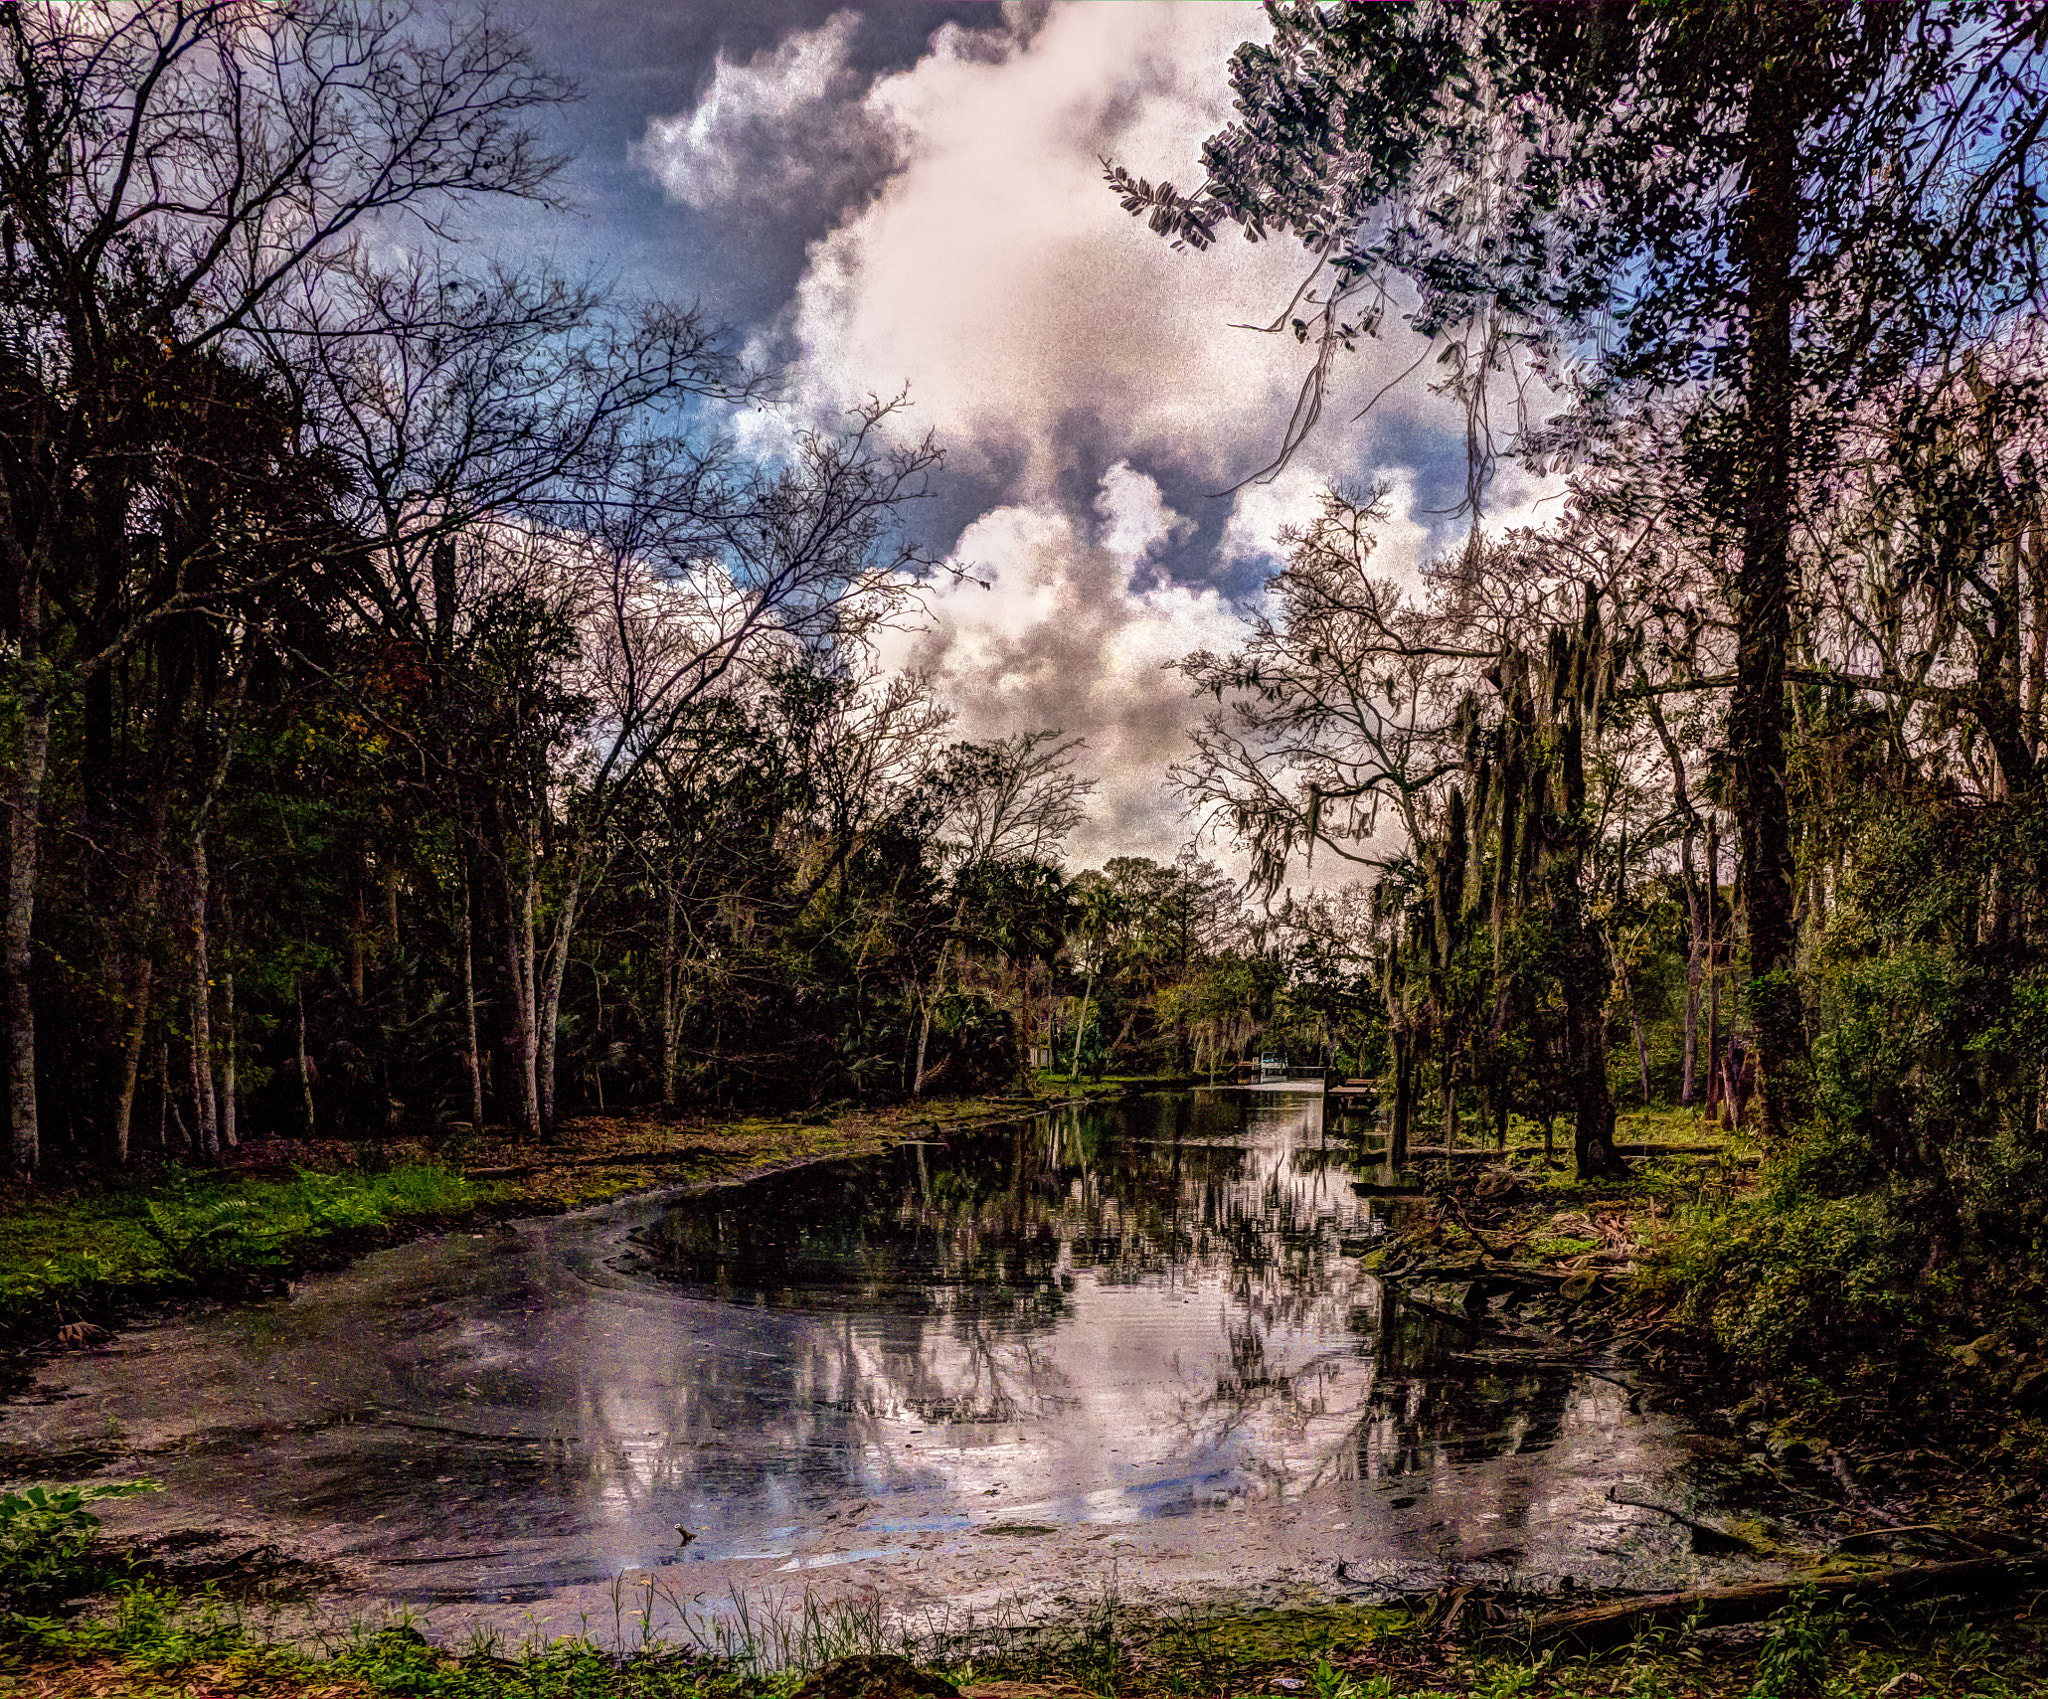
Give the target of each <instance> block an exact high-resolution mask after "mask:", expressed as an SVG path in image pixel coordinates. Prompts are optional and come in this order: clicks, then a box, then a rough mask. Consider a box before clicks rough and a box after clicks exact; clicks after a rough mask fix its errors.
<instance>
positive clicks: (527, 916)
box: [505, 828, 541, 1143]
mask: <svg viewBox="0 0 2048 1699" xmlns="http://www.w3.org/2000/svg"><path fill="white" fill-rule="evenodd" d="M525 835H526V839H527V841H526V843H524V844H523V845H522V846H521V848H520V853H519V855H518V857H517V860H516V862H514V863H508V865H507V866H506V868H505V966H506V969H507V973H508V977H509V978H510V980H511V991H512V999H511V1014H512V1059H513V1064H514V1069H515V1072H516V1073H517V1075H518V1090H519V1132H520V1135H521V1136H522V1137H524V1138H526V1139H529V1140H532V1141H534V1142H536V1143H537V1142H538V1141H539V1139H540V1136H541V1118H540V1074H539V1063H540V1050H539V1027H538V1016H539V1009H538V1006H537V1004H536V1000H535V996H534V992H535V983H534V982H535V979H536V973H535V968H536V963H535V961H534V908H535V904H536V900H537V892H536V891H535V888H534V887H535V885H536V883H537V882H538V879H539V867H538V862H539V851H538V846H537V845H535V844H534V843H533V841H532V839H533V833H532V830H531V829H530V828H529V829H528V831H527V832H526V834H525Z"/></svg>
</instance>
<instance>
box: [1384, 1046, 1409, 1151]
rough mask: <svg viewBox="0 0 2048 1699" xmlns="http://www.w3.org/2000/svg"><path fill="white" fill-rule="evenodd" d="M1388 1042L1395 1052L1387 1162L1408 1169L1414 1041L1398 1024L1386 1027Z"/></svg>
mask: <svg viewBox="0 0 2048 1699" xmlns="http://www.w3.org/2000/svg"><path fill="white" fill-rule="evenodd" d="M1387 1042H1388V1044H1389V1045H1390V1046H1391V1047H1392V1049H1393V1052H1394V1105H1393V1109H1392V1111H1391V1112H1390V1114H1389V1116H1388V1135H1389V1137H1388V1145H1387V1160H1388V1161H1389V1162H1391V1163H1392V1164H1393V1165H1394V1166H1395V1167H1396V1168H1405V1167H1407V1166H1408V1123H1409V1119H1410V1117H1411V1116H1412V1114H1413V1112H1414V1105H1415V1039H1414V1036H1413V1035H1412V1034H1411V1033H1409V1032H1408V1031H1407V1030H1406V1028H1405V1027H1404V1026H1403V1025H1402V1023H1401V1022H1400V1021H1398V1020H1396V1021H1391V1022H1389V1023H1388V1029H1387Z"/></svg>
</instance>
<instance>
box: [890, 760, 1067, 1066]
mask: <svg viewBox="0 0 2048 1699" xmlns="http://www.w3.org/2000/svg"><path fill="white" fill-rule="evenodd" d="M1081 747H1082V742H1081V739H1079V738H1066V739H1062V738H1061V736H1060V734H1059V733H1058V732H1057V731H1035V732H1018V733H1017V734H1016V735H1015V736H1013V737H1007V738H1000V739H998V740H997V741H996V742H994V743H981V744H974V743H969V744H962V745H961V746H960V747H959V749H958V750H956V751H955V753H954V757H953V762H952V771H951V773H950V775H949V779H948V784H949V788H950V790H951V792H952V798H953V802H952V807H951V809H950V811H949V815H948V819H947V823H946V830H945V833H944V836H945V838H946V840H947V844H948V853H949V857H950V859H951V861H952V863H953V872H954V879H955V882H956V884H957V885H958V887H959V895H958V897H957V899H956V900H955V903H954V907H953V925H952V928H951V930H950V931H949V932H948V933H947V935H946V937H945V939H944V941H943V942H942V943H941V944H940V946H939V959H938V963H937V965H936V966H935V967H934V968H933V969H932V978H931V984H930V986H929V987H928V988H927V989H926V991H925V993H924V995H923V998H922V1001H923V1005H924V1007H923V1009H922V1011H921V1012H920V1015H919V1019H918V1029H917V1063H916V1067H915V1070H914V1071H913V1073H912V1074H911V1085H910V1094H911V1096H913V1097H920V1096H922V1095H923V1094H924V1088H925V1084H926V1081H927V1079H928V1078H929V1075H928V1072H927V1070H926V1067H925V1060H926V1056H927V1053H928V1050H929V1047H930V1044H931V1036H932V1015H933V1013H934V1011H935V1010H936V1009H937V1007H938V1002H939V999H940V998H941V997H942V996H944V995H945V989H946V972H947V969H948V967H949V966H950V965H951V963H952V958H953V945H954V943H955V941H956V939H957V937H958V935H959V932H960V929H961V927H962V926H963V925H964V924H965V922H966V919H967V902H968V891H969V886H970V884H971V882H972V880H973V877H974V876H975V875H976V874H977V873H979V872H981V871H983V870H985V869H986V868H988V867H991V866H993V865H995V864H996V863H998V862H1004V861H1014V860H1024V859H1030V860H1048V859H1055V858H1057V856H1058V854H1059V850H1060V846H1061V845H1062V844H1063V843H1064V842H1065V841H1066V836H1067V834H1068V833H1069V832H1071V831H1072V830H1073V829H1074V828H1075V827H1076V826H1077V825H1079V824H1080V823H1081V820H1082V818H1083V817H1084V814H1085V812H1086V807H1087V800H1088V796H1089V793H1090V792H1092V791H1093V790H1094V788H1095V782H1094V781H1093V780H1092V779H1083V778H1081V777H1080V776H1079V775H1077V774H1076V773H1075V772H1074V755H1075V753H1076V752H1077V751H1078V750H1079V749H1080V748H1081Z"/></svg>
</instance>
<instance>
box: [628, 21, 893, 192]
mask: <svg viewBox="0 0 2048 1699" xmlns="http://www.w3.org/2000/svg"><path fill="white" fill-rule="evenodd" d="M859 27H860V18H859V16H858V15H857V14H856V13H853V12H850V11H847V12H835V13H833V14H832V16H831V17H830V18H828V19H827V20H826V21H825V22H824V23H822V24H820V25H819V26H818V27H817V28H816V29H814V30H803V31H799V32H798V33H796V34H794V35H791V36H789V37H787V38H786V39H785V40H783V41H782V42H781V44H780V45H778V46H777V47H776V48H775V49H774V51H773V52H764V53H758V54H756V55H755V56H754V57H753V58H752V59H750V60H748V61H747V63H746V64H744V65H735V64H733V63H732V62H731V61H730V60H728V59H727V58H725V56H724V55H723V54H721V55H720V56H719V60H718V66H717V69H716V70H715V71H714V72H713V74H712V78H711V86H710V88H709V89H707V90H706V91H705V94H704V97H703V98H702V99H701V100H700V101H698V103H697V105H696V106H695V108H694V109H692V110H691V111H690V112H687V113H683V114H679V115H678V116H676V117H673V118H654V119H651V120H649V122H648V125H647V133H646V135H645V137H644V138H643V139H642V140H641V141H640V142H638V143H637V144H635V145H634V146H633V147H632V148H631V149H630V150H629V151H630V157H631V159H632V161H633V163H634V164H636V165H638V166H641V167H642V168H643V169H645V170H647V171H648V172H650V173H651V174H652V175H653V176H654V178H655V179H656V181H658V182H659V183H660V184H661V186H662V187H663V188H664V189H665V190H667V191H668V193H669V195H670V197H671V198H672V199H675V200H679V201H683V202H685V203H687V204H688V205H690V206H693V207H698V208H700V209H701V208H707V207H723V206H741V207H745V206H750V205H751V206H757V207H762V208H769V209H780V208H784V207H786V205H787V203H788V201H789V200H790V198H791V197H792V196H793V195H808V196H813V197H815V196H819V195H827V196H831V197H833V198H834V199H835V200H837V199H840V198H843V197H844V196H845V195H847V194H848V193H850V192H852V191H854V190H856V189H858V188H861V187H864V186H865V184H866V183H867V182H869V181H871V180H872V179H874V178H875V177H877V176H879V175H881V174H883V173H884V172H886V171H887V170H888V169H889V167H890V166H891V165H893V164H894V163H895V160H896V151H897V150H896V142H895V139H894V137H893V135H892V133H891V131H890V129H889V127H888V126H887V125H886V124H885V123H884V122H883V121H882V120H881V118H880V116H879V115H878V114H877V113H876V112H874V111H872V110H871V109H870V108H869V107H868V105H867V103H866V100H865V95H866V88H865V79H864V78H862V77H861V76H860V75H859V74H858V73H856V72H854V71H853V70H852V69H850V68H849V66H848V65H847V49H848V47H849V46H850V45H851V44H852V41H853V36H854V32H855V31H856V30H858V29H859Z"/></svg>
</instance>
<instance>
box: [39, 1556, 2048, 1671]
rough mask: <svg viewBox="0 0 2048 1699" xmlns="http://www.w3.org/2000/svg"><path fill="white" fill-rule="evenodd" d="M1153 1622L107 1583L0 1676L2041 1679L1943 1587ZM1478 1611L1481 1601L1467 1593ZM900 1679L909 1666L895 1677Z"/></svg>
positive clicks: (1271, 1613) (1155, 1618)
mask: <svg viewBox="0 0 2048 1699" xmlns="http://www.w3.org/2000/svg"><path fill="white" fill-rule="evenodd" d="M1449 1602H1451V1601H1450V1600H1449V1599H1448V1598H1437V1599H1432V1600H1418V1601H1408V1602H1406V1603H1396V1604H1391V1605H1387V1606H1379V1607H1364V1606H1349V1605H1328V1604H1324V1605H1313V1606H1307V1607H1303V1608H1295V1609H1246V1610H1228V1609H1216V1610H1200V1611H1189V1612H1183V1613H1178V1614H1174V1615H1164V1616H1163V1615H1159V1614H1156V1613H1145V1612H1138V1611H1130V1610H1125V1609H1120V1608H1119V1606H1118V1603H1117V1600H1116V1599H1115V1597H1114V1596H1113V1595H1112V1596H1107V1597H1104V1598H1102V1599H1099V1600H1098V1601H1096V1602H1095V1604H1094V1605H1093V1607H1092V1608H1090V1609H1089V1610H1087V1611H1085V1612H1084V1613H1082V1614H1080V1615H1079V1616H1077V1617H1075V1618H1074V1619H1072V1620H1070V1621H1066V1622H1061V1623H1056V1624H1052V1625H1039V1626H1034V1627H1030V1628H1023V1627H1018V1626H1015V1625H1009V1626H1006V1625H1005V1624H1003V1623H1002V1622H1000V1621H996V1622H988V1623H980V1624H977V1623H973V1622H968V1621H964V1620H960V1621H934V1620H929V1619H928V1620H927V1621H926V1622H924V1623H923V1624H922V1625H920V1626H916V1627H908V1628H906V1627H905V1626H903V1625H900V1624H896V1623H892V1622H891V1621H889V1620H888V1619H887V1618H886V1617H885V1615H884V1613H883V1612H882V1610H881V1609H880V1607H878V1606H872V1605H870V1606H861V1607H847V1608H837V1609H831V1610H821V1609H810V1608H804V1609H800V1610H799V1611H797V1612H795V1613H793V1614H791V1615H788V1616H784V1617H772V1616H768V1615H763V1614H760V1613H750V1614H748V1615H746V1616H745V1617H743V1618H742V1619H740V1621H739V1622H737V1623H735V1622H734V1621H733V1620H731V1619H727V1620H725V1621H724V1622H723V1623H722V1624H720V1625H718V1626H715V1627H714V1626H713V1625H712V1624H711V1623H710V1622H708V1621H706V1622H705V1623H704V1624H703V1625H702V1626H701V1628H700V1631H699V1632H698V1634H697V1635H696V1637H695V1639H694V1641H685V1642H684V1643H683V1644H680V1645H678V1644H669V1643H660V1642H657V1641H655V1640H653V1639H651V1638H649V1637H648V1636H647V1635H646V1634H645V1633H644V1631H643V1628H642V1624H641V1623H640V1622H639V1621H638V1620H637V1619H636V1618H635V1617H634V1615H633V1612H632V1608H631V1602H630V1600H628V1601H622V1608H621V1612H620V1617H619V1620H618V1621H617V1622H615V1623H613V1624H608V1625H606V1629H605V1631H604V1632H602V1633H600V1634H598V1635H596V1636H594V1637H585V1638H574V1639H565V1640H557V1641H554V1642H551V1643H548V1644H544V1645H543V1644H527V1645H521V1646H514V1645H508V1644H505V1643H502V1642H497V1641H491V1640H477V1641H473V1642H472V1643H470V1644H468V1645H465V1646H460V1647H456V1648H449V1647H444V1646H438V1645H436V1644H434V1643H432V1642H430V1641H429V1640H427V1639H426V1638H425V1637H424V1636H422V1635H421V1634H420V1633H419V1632H418V1630H417V1629H416V1628H415V1627H414V1626H413V1625H412V1624H410V1623H409V1622H406V1621H404V1620H403V1619H398V1620H387V1621H381V1622H371V1621H353V1622H346V1623H338V1624H330V1625H328V1626H327V1628H326V1629H325V1630H324V1631H315V1632H313V1633H310V1634H309V1633H308V1632H307V1631H306V1629H305V1627H304V1626H303V1624H299V1625H297V1626H296V1627H295V1629H294V1632H293V1633H292V1635H291V1638H290V1639H289V1640H287V1639H285V1638H281V1637H280V1636H279V1635H278V1632H277V1625H278V1623H279V1622H280V1620H282V1619H280V1618H279V1617H278V1616H277V1615H276V1614H275V1612H274V1608H273V1607H268V1606H266V1605H264V1604H263V1603H261V1602H260V1601H254V1600H237V1599H233V1598H229V1597H227V1596H224V1595H223V1594H222V1593H220V1592H219V1591H218V1590H214V1589H204V1590H200V1591H197V1592H193V1591H190V1590H182V1589H180V1588H179V1587H178V1586H176V1585H173V1584H170V1583H167V1582H165V1581H162V1580H148V1579H141V1580H128V1581H124V1582H120V1583H118V1584H117V1585H116V1586H115V1588H114V1589H113V1591H112V1592H111V1593H110V1594H109V1595H107V1596H106V1597H105V1598H103V1599H102V1600H101V1601H100V1602H99V1604H98V1605H97V1606H96V1607H95V1608H93V1609H91V1610H88V1611H82V1612H79V1613H77V1614H74V1615H71V1616H66V1617H57V1616H33V1615H15V1616H12V1617H4V1618H0V1689H4V1690H5V1691H8V1692H10V1693H14V1694H19V1695H21V1696H23V1699H60V1696H61V1699H74V1696H81V1699H82V1696H84V1695H93V1696H96V1699H122V1696H134V1699H172V1696H177V1699H227V1696H228V1695H248V1696H264V1699H372V1696H379V1695H404V1696H428V1695H432V1696H442V1699H786V1696H790V1695H795V1694H802V1695H804V1696H805V1699H884V1696H887V1695H895V1694H909V1693H913V1692H915V1693H919V1694H922V1695H926V1696H927V1699H935V1696H942V1695H945V1694H947V1693H950V1692H954V1691H957V1692H959V1693H961V1694H963V1695H966V1696H967V1699H1030V1696H1033V1695H1047V1696H1054V1695H1093V1696H1099V1699H1123V1696H1128V1699H1184V1696H1189V1695H1218V1696H1222V1695H1245V1696H1254V1695H1257V1696H1272V1699H1424V1696H1439V1699H1525V1696H1526V1699H1619V1696H1624V1695H1625V1696H1628V1699H1801V1696H1809V1695H1810V1696H1815V1699H1858V1696H1863V1695H1871V1696H1883V1699H1918V1696H1922V1695H1933V1694H1956V1695H1965V1694H1967V1695H1974V1696H1980V1699H2037V1696H2040V1695H2044V1694H2048V1646H2044V1634H2048V1622H2044V1621H2043V1620H2042V1615H2043V1613H2042V1611H2041V1610H2040V1609H2039V1608H2038V1607H2039V1606H2040V1604H2041V1601H2040V1600H2039V1599H2034V1600H2031V1601H2029V1600H2024V1599H2023V1600H2021V1601H2020V1603H2019V1605H2018V1607H2017V1608H2015V1607H2014V1606H2013V1604H2012V1602H2011V1601H2006V1602H2004V1603H2003V1604H2002V1605H2001V1607H2000V1608H1998V1609H1995V1610H1993V1609H1988V1608H1984V1607H1981V1606H1973V1605H1972V1604H1971V1602H1970V1601H1968V1600H1966V1599H1947V1600H1939V1601H1933V1602H1927V1603H1922V1604H1918V1605H1916V1606H1913V1607H1911V1608H1910V1609H1901V1610H1893V1611H1891V1612H1889V1613H1887V1614H1885V1615H1883V1616H1881V1617H1878V1616H1869V1615H1855V1614H1849V1613H1837V1612H1831V1611H1828V1610H1826V1609H1823V1608H1820V1607H1819V1606H1818V1605H1817V1604H1816V1603H1815V1602H1814V1601H1812V1600H1811V1599H1795V1600H1794V1601H1793V1602H1792V1603H1790V1604H1789V1605H1787V1606H1786V1607H1785V1608H1783V1609H1781V1610H1780V1611H1779V1612H1778V1613H1777V1614H1776V1615H1775V1616H1774V1617H1772V1618H1769V1619H1767V1620H1765V1621H1762V1622H1759V1623H1756V1624H1754V1625H1748V1626H1745V1627H1743V1628H1742V1629H1740V1630H1734V1631H1728V1630H1701V1629H1697V1628H1686V1627H1679V1628H1676V1629H1670V1630H1665V1631H1660V1632H1656V1633H1650V1634H1644V1635H1641V1636H1638V1637H1637V1638H1636V1639H1634V1640H1632V1641H1630V1642H1628V1643H1626V1644H1624V1645H1622V1646H1619V1647H1617V1648H1614V1649H1612V1650H1610V1651H1607V1652H1604V1653H1601V1654H1598V1655H1572V1654H1569V1653H1567V1654H1565V1655H1559V1654H1557V1653H1556V1652H1554V1651H1551V1650H1545V1651H1543V1652H1540V1653H1539V1652H1533V1651H1532V1650H1531V1649H1530V1647H1529V1644H1528V1640H1527V1630H1526V1628H1525V1627H1523V1626H1521V1618H1520V1616H1519V1614H1518V1612H1517V1611H1516V1609H1515V1608H1514V1601H1508V1600H1493V1601H1474V1600H1471V1599H1466V1600H1463V1601H1462V1603H1463V1604H1464V1605H1465V1606H1466V1608H1465V1609H1464V1610H1462V1611H1461V1612H1460V1613H1459V1614H1460V1615H1462V1617H1463V1619H1464V1624H1465V1626H1463V1627H1458V1626H1453V1627H1452V1628H1451V1630H1450V1631H1449V1632H1446V1631H1445V1629H1444V1617H1445V1614H1446V1610H1447V1604H1448V1603H1449ZM1482 1604H1483V1605H1485V1606H1488V1607H1489V1609H1488V1610H1486V1611H1485V1612H1482V1610H1481V1608H1480V1607H1481V1605H1482ZM913 1672H915V1673H913Z"/></svg>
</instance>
